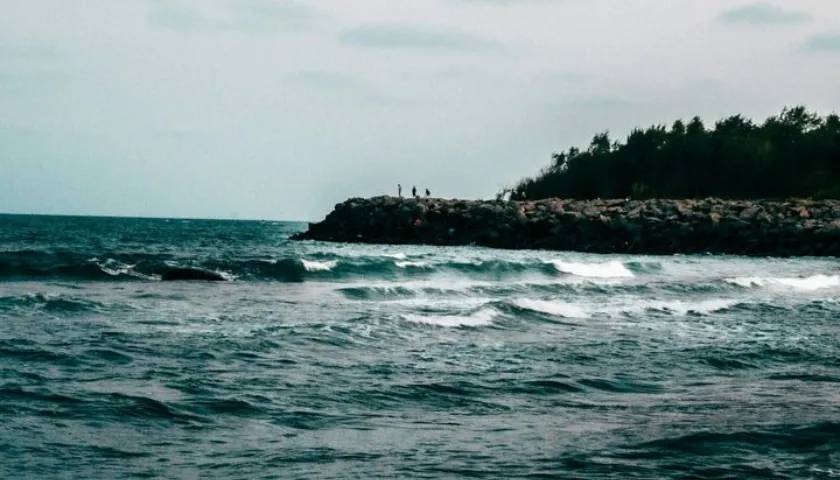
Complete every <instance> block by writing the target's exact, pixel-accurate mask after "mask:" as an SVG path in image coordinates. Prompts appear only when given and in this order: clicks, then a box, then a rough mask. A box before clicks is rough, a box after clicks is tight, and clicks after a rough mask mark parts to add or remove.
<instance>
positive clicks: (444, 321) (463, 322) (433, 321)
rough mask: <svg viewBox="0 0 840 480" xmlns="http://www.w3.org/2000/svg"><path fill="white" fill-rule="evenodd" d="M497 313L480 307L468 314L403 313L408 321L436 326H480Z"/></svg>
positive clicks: (488, 321) (491, 321) (490, 320)
mask: <svg viewBox="0 0 840 480" xmlns="http://www.w3.org/2000/svg"><path fill="white" fill-rule="evenodd" d="M498 315H499V312H497V311H496V310H493V309H491V308H482V309H481V310H477V311H475V312H472V313H470V314H469V315H415V314H408V315H403V318H404V319H405V320H407V321H409V322H413V323H421V324H424V325H434V326H437V327H482V326H486V325H490V324H492V323H493V320H494V319H495V318H496V317H497V316H498Z"/></svg>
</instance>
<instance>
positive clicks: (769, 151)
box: [500, 106, 840, 200]
mask: <svg viewBox="0 0 840 480" xmlns="http://www.w3.org/2000/svg"><path fill="white" fill-rule="evenodd" d="M508 194H509V195H510V198H511V199H513V200H533V199H540V198H548V197H564V198H578V199H587V198H627V197H630V198H639V199H643V198H654V197H656V198H692V197H695V198H696V197H710V196H715V197H724V198H788V197H816V198H840V117H838V116H837V115H836V114H831V115H827V116H825V117H822V116H820V115H818V114H816V113H812V112H809V111H808V110H807V109H806V108H805V107H802V106H799V107H794V108H785V109H784V110H782V112H781V113H780V114H779V115H776V116H772V117H770V118H768V119H767V120H765V121H764V123H762V124H756V123H753V121H751V120H749V119H747V118H744V117H743V116H741V115H735V116H732V117H729V118H725V119H723V120H720V121H718V122H717V123H715V125H714V128H711V129H710V128H707V127H706V126H705V125H704V124H703V122H702V121H701V120H700V118H698V117H694V118H693V119H692V120H691V121H689V122H688V123H683V122H682V121H680V120H678V121H676V122H674V124H673V125H672V126H671V128H670V129H668V128H667V127H665V126H662V125H657V126H652V127H650V128H647V129H635V130H633V131H632V132H631V133H630V134H629V135H628V136H627V138H626V140H624V142H623V143H622V142H620V141H612V140H611V139H610V137H609V134H608V133H607V132H604V133H600V134H598V135H595V137H594V138H593V139H592V142H591V143H590V144H589V147H588V148H587V149H585V150H582V149H578V148H575V147H572V148H570V149H569V150H567V151H563V152H560V153H555V154H554V155H553V156H552V163H551V164H550V165H549V166H548V167H546V168H544V169H543V170H542V171H541V172H539V174H538V175H536V176H535V177H533V178H525V179H523V180H521V181H520V182H519V183H518V184H517V185H516V186H514V187H512V188H509V189H505V190H504V191H503V192H501V193H500V196H504V195H508Z"/></svg>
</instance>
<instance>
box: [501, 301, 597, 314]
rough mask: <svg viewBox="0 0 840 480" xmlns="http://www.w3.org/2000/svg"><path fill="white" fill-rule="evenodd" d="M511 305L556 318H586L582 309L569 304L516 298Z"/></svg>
mask: <svg viewBox="0 0 840 480" xmlns="http://www.w3.org/2000/svg"><path fill="white" fill-rule="evenodd" d="M513 303H514V305H516V306H518V307H521V308H525V309H527V310H533V311H535V312H541V313H547V314H549V315H556V316H558V317H566V318H586V316H587V314H586V311H584V309H583V308H581V307H580V306H578V305H573V304H570V303H563V302H552V301H548V300H534V299H530V298H517V299H516V300H514V301H513Z"/></svg>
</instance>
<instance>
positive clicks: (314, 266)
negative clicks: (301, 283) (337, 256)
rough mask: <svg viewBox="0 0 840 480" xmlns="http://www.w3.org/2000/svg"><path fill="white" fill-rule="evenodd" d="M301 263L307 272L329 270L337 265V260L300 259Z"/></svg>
mask: <svg viewBox="0 0 840 480" xmlns="http://www.w3.org/2000/svg"><path fill="white" fill-rule="evenodd" d="M301 263H302V264H303V268H305V269H306V271H307V272H329V271H330V270H332V269H333V268H335V267H336V266H337V265H338V260H327V261H323V262H318V261H315V260H305V259H302V260H301Z"/></svg>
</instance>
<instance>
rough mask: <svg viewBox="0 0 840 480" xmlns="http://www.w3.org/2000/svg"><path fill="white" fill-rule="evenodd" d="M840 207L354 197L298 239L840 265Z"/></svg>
mask: <svg viewBox="0 0 840 480" xmlns="http://www.w3.org/2000/svg"><path fill="white" fill-rule="evenodd" d="M838 225H840V200H804V199H791V200H785V201H767V200H721V199H716V198H708V199H691V200H663V199H652V200H600V199H599V200H564V199H545V200H537V201H533V200H531V201H524V202H515V201H499V200H474V201H468V200H447V199H438V198H419V199H417V198H409V199H401V198H395V197H374V198H369V199H364V198H353V199H350V200H347V201H345V202H343V203H339V204H337V205H336V206H335V209H334V210H333V211H332V212H331V213H330V214H329V215H327V217H326V218H325V219H324V220H323V221H321V222H318V223H312V224H310V225H309V229H308V230H307V231H306V232H303V233H301V234H298V235H296V236H295V237H294V238H295V239H298V240H306V239H309V240H324V241H335V242H357V243H359V242H361V243H393V244H413V243H416V244H432V245H482V246H488V247H497V248H541V249H553V250H576V251H584V252H597V253H654V254H673V253H700V252H710V253H731V254H743V255H774V256H790V255H830V256H840V237H838Z"/></svg>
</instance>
